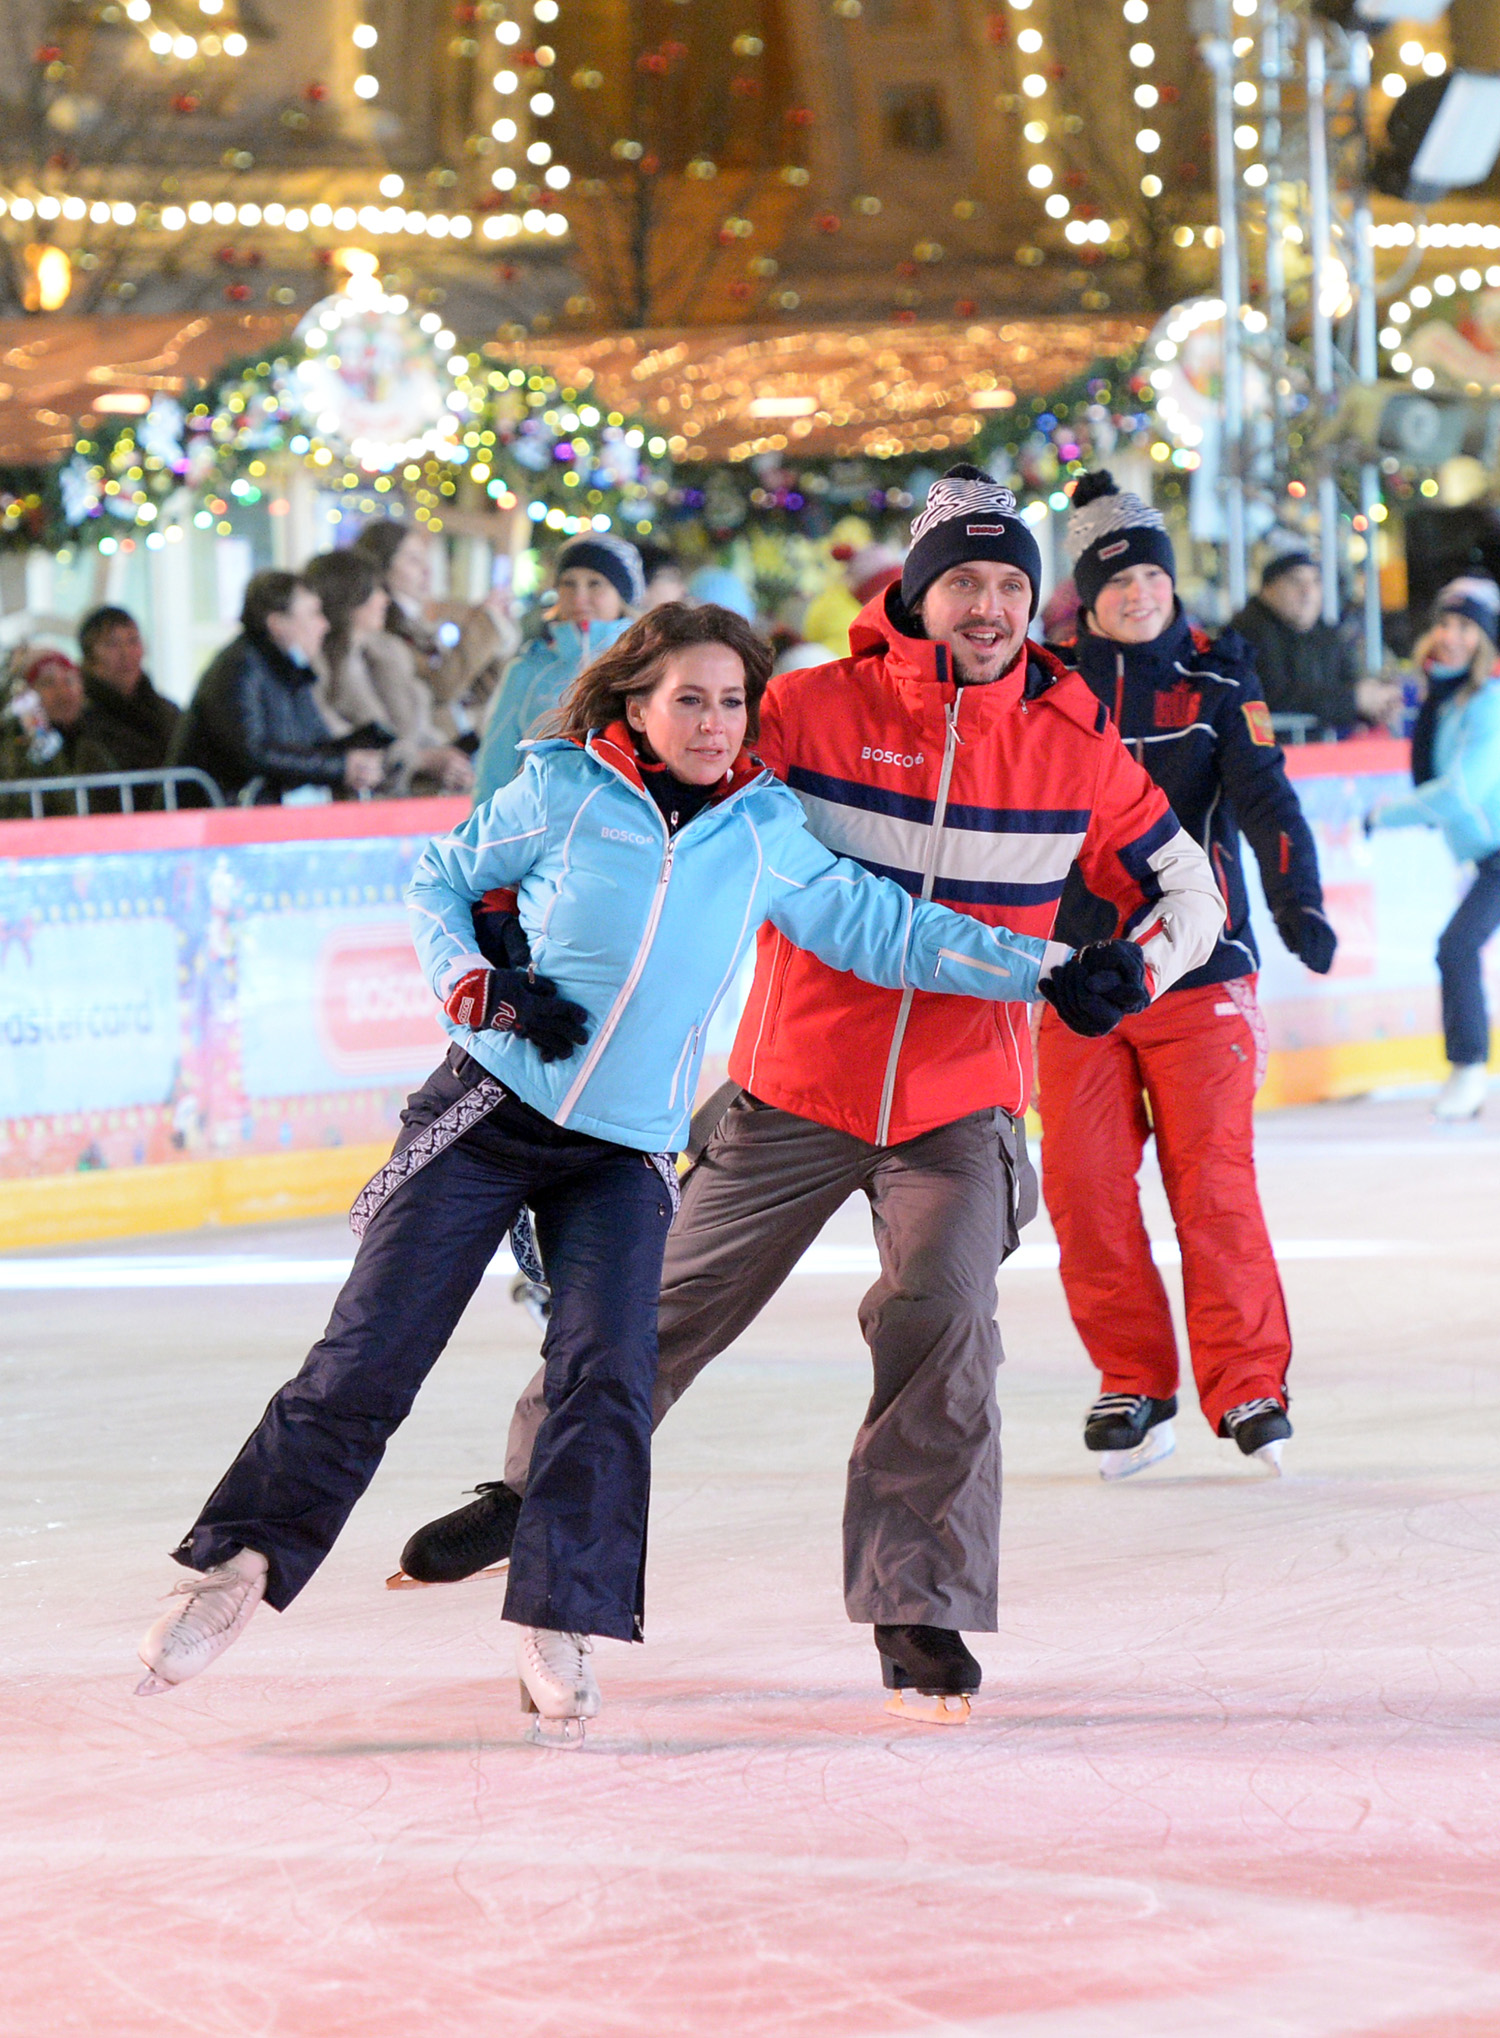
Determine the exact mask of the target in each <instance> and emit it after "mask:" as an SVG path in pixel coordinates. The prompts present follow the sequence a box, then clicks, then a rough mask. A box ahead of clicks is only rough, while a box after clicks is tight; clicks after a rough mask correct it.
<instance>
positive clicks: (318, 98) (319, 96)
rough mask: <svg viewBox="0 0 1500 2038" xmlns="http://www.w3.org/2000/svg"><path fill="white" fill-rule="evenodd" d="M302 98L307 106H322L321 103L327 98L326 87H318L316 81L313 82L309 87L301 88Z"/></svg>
mask: <svg viewBox="0 0 1500 2038" xmlns="http://www.w3.org/2000/svg"><path fill="white" fill-rule="evenodd" d="M302 97H303V98H304V99H305V100H306V101H307V103H308V105H309V106H321V105H322V104H323V101H324V100H325V99H326V98H327V97H328V87H327V86H326V85H320V84H318V83H317V81H316V80H314V82H313V83H312V84H311V85H304V86H303V87H302Z"/></svg>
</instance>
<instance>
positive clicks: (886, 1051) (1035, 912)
mask: <svg viewBox="0 0 1500 2038" xmlns="http://www.w3.org/2000/svg"><path fill="white" fill-rule="evenodd" d="M898 602H899V591H898V590H896V589H888V590H887V591H886V592H885V593H884V594H882V595H880V596H877V597H876V599H875V600H873V601H872V602H870V604H869V605H868V606H867V607H866V608H865V609H864V610H863V612H862V613H861V615H860V616H859V618H858V619H857V621H856V622H855V624H854V626H853V628H852V629H851V631H850V642H851V644H852V645H853V647H854V648H853V655H852V656H851V657H849V658H842V659H839V660H838V661H837V663H835V664H832V665H820V666H815V667H813V668H811V669H810V670H807V671H802V672H789V673H784V674H783V675H782V676H781V677H780V678H778V679H775V680H773V681H772V683H771V686H770V688H769V690H768V691H767V694H766V697H765V700H764V702H763V704H762V707H761V736H760V744H759V750H760V755H761V756H762V758H763V759H764V760H765V762H766V764H767V765H768V766H769V767H770V769H771V770H772V771H774V772H775V773H776V774H777V776H778V777H779V778H782V779H784V780H785V781H786V783H787V784H788V785H789V786H790V787H791V788H792V790H793V791H794V792H795V793H796V794H797V795H798V797H799V798H800V799H801V801H802V803H803V805H804V807H805V808H806V809H807V814H808V821H809V825H810V826H811V828H812V831H813V833H814V834H815V835H816V836H817V837H818V838H819V840H820V841H822V842H824V843H826V844H827V846H828V847H829V848H830V849H833V850H836V851H837V852H838V853H839V854H840V855H843V856H849V857H852V858H853V859H854V860H855V861H856V862H858V863H862V864H863V865H864V866H865V868H866V869H867V870H871V871H877V872H879V873H880V875H882V876H884V877H890V878H894V879H895V880H896V882H897V883H898V884H901V885H904V886H905V887H906V889H907V890H908V891H909V892H911V893H912V894H913V895H914V896H916V897H920V898H931V899H937V900H940V901H941V902H942V904H943V905H945V906H951V907H953V908H954V909H955V910H956V911H959V912H966V913H972V914H973V915H974V916H975V918H976V919H980V920H983V921H985V922H986V923H987V924H988V925H991V926H994V925H1004V926H1007V927H1009V928H1011V929H1013V930H1014V931H1015V932H1017V933H1021V934H1035V935H1041V936H1043V937H1046V936H1049V935H1050V934H1051V932H1052V923H1053V921H1054V919H1055V917H1056V914H1057V908H1058V902H1059V901H1060V899H1061V898H1062V892H1063V885H1064V883H1065V881H1066V879H1067V875H1068V872H1069V870H1070V869H1071V868H1072V866H1073V864H1074V862H1075V860H1076V862H1077V863H1078V866H1079V869H1080V871H1081V872H1082V874H1083V877H1084V879H1085V881H1086V883H1087V885H1088V888H1089V890H1090V891H1091V892H1093V893H1095V894H1096V895H1097V896H1098V897H1100V898H1102V899H1107V900H1108V901H1110V902H1111V903H1112V904H1113V905H1114V906H1115V907H1116V909H1117V912H1118V915H1119V923H1120V931H1121V932H1123V933H1126V934H1129V935H1130V936H1131V938H1133V939H1135V940H1137V941H1139V942H1140V944H1141V946H1142V948H1143V950H1144V952H1145V956H1146V961H1147V964H1148V967H1149V969H1150V972H1151V977H1152V981H1153V986H1154V989H1155V990H1157V991H1161V990H1164V989H1165V988H1166V987H1167V985H1168V984H1170V983H1172V982H1174V981H1175V980H1176V978H1177V977H1178V976H1180V975H1181V974H1183V972H1184V971H1186V970H1189V969H1192V968H1194V967H1196V965H1197V964H1198V963H1200V962H1202V961H1203V960H1204V959H1205V958H1206V957H1207V956H1208V955H1209V954H1210V953H1211V952H1212V950H1213V945H1214V941H1215V939H1216V938H1217V935H1218V931H1219V928H1220V927H1221V926H1222V925H1223V919H1224V905H1223V901H1222V899H1221V898H1220V896H1219V892H1218V889H1217V887H1216V886H1215V884H1214V880H1213V873H1212V870H1211V868H1210V866H1209V863H1208V859H1207V858H1206V857H1205V856H1204V854H1203V851H1202V850H1201V849H1200V848H1199V847H1198V845H1197V843H1196V842H1194V841H1193V840H1192V839H1191V837H1190V836H1188V835H1186V834H1185V833H1184V832H1183V830H1182V829H1181V828H1180V827H1179V826H1178V823H1177V819H1176V817H1175V815H1174V814H1173V813H1172V810H1171V808H1170V807H1169V806H1168V805H1167V802H1166V799H1165V798H1164V796H1163V795H1162V793H1161V792H1160V791H1159V789H1158V788H1157V787H1156V786H1155V785H1154V784H1153V783H1152V781H1151V779H1150V778H1149V777H1148V776H1147V774H1146V772H1145V771H1143V770H1142V768H1141V767H1140V765H1139V764H1137V763H1136V762H1135V760H1134V759H1133V758H1132V757H1131V756H1130V755H1129V753H1128V752H1127V751H1126V750H1125V748H1124V746H1123V745H1122V743H1121V742H1120V739H1119V736H1118V734H1117V733H1116V731H1115V728H1114V726H1113V724H1112V723H1111V721H1110V719H1109V715H1108V713H1107V711H1106V710H1105V709H1104V708H1102V707H1101V705H1100V703H1099V702H1098V701H1097V700H1095V698H1094V696H1093V695H1092V694H1091V693H1090V691H1089V689H1088V687H1087V685H1086V684H1085V682H1084V681H1083V680H1082V679H1081V678H1080V677H1079V676H1078V675H1077V674H1076V673H1073V672H1069V671H1068V669H1067V668H1066V667H1065V666H1064V665H1063V664H1062V663H1061V662H1060V661H1059V660H1058V659H1056V658H1054V657H1053V656H1052V655H1051V653H1050V652H1046V651H1042V650H1039V649H1038V648H1037V647H1036V646H1034V645H1030V644H1028V645H1027V646H1026V648H1025V650H1024V651H1023V652H1022V653H1021V655H1020V656H1019V657H1018V659H1017V661H1016V663H1015V664H1014V665H1013V666H1012V667H1011V669H1010V671H1009V672H1008V673H1006V674H1005V675H1004V676H1003V677H1002V678H1000V679H998V680H995V681H993V682H992V683H991V684H990V685H987V686H966V687H959V686H956V685H955V684H954V681H953V676H952V669H951V663H950V656H949V652H948V647H947V646H946V645H944V644H935V643H931V642H929V641H928V640H927V639H925V638H919V637H912V636H909V635H907V634H905V632H904V631H903V629H902V628H901V627H900V623H901V622H902V621H903V620H904V612H903V611H902V610H901V609H900V608H899V606H898V605H897V604H898ZM729 1071H730V1074H731V1076H732V1077H733V1078H734V1080H735V1081H736V1082H737V1083H739V1084H741V1085H742V1086H743V1087H744V1088H745V1089H746V1090H748V1091H750V1092H751V1094H752V1095H754V1096H756V1097H758V1098H760V1099H761V1100H762V1101H763V1102H764V1103H767V1104H773V1105H775V1106H777V1107H778V1108H779V1109H781V1110H783V1111H790V1112H792V1113H794V1114H795V1115H796V1116H797V1117H799V1118H811V1119H813V1120H815V1121H816V1122H817V1123H818V1124H820V1125H828V1126H832V1127H833V1128H835V1129H836V1130H838V1131H842V1132H849V1133H852V1134H853V1135H854V1136H855V1137H856V1138H859V1139H864V1140H869V1141H871V1142H873V1143H874V1144H876V1145H880V1146H889V1145H895V1144H897V1143H899V1142H900V1141H902V1140H907V1139H915V1138H916V1137H918V1135H919V1134H921V1133H924V1132H930V1131H932V1130H933V1128H934V1127H936V1126H939V1125H948V1124H951V1123H953V1121H954V1120H955V1119H958V1118H963V1117H965V1116H967V1115H968V1113H970V1112H971V1111H979V1110H983V1109H986V1108H988V1107H991V1106H993V1105H997V1104H998V1105H1002V1106H1003V1107H1004V1108H1005V1109H1006V1110H1007V1111H1010V1112H1013V1113H1017V1114H1019V1113H1020V1112H1021V1111H1023V1110H1024V1109H1025V1106H1026V1100H1027V1098H1028V1097H1029V1096H1030V1094H1031V1036H1030V1029H1029V1027H1028V1024H1027V1016H1026V1013H1025V1011H1024V1010H1023V1009H1021V1008H1020V1007H1019V1006H1016V1005H1004V1004H988V1003H984V1002H982V1001H980V1000H978V999H973V1000H970V999H967V998H954V997H938V996H936V995H932V994H929V993H926V992H912V991H906V992H902V991H886V990H879V989H876V988H874V987H873V986H870V985H867V984H863V983H861V982H860V981H859V980H858V978H856V977H852V976H848V975H846V974H844V973H842V972H840V971H838V970H833V969H829V968H828V967H827V965H826V964H824V963H821V962H819V961H817V960H816V958H815V957H813V956H811V955H808V954H807V953H806V952H805V951H804V950H802V949H799V948H795V947H793V945H792V944H791V943H790V942H789V941H787V940H786V939H785V937H784V936H782V935H781V934H779V933H778V932H776V930H775V929H774V928H770V927H763V928H762V929H761V932H760V937H759V945H758V949H757V954H756V967H755V980H754V983H753V985H752V987H751V992H750V998H749V1002H748V1004H747V1006H746V1008H745V1013H744V1017H743V1018H742V1020H741V1022H740V1028H739V1033H738V1035H737V1037H736V1039H735V1043H734V1049H733V1052H732V1054H731V1056H730V1062H729Z"/></svg>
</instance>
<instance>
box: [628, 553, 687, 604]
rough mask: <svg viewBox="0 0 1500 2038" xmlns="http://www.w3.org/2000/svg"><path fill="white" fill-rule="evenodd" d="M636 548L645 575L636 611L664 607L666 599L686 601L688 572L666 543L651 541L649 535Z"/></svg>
mask: <svg viewBox="0 0 1500 2038" xmlns="http://www.w3.org/2000/svg"><path fill="white" fill-rule="evenodd" d="M636 550H637V551H638V552H639V553H640V555H641V572H642V573H643V574H644V575H645V578H646V592H645V593H644V594H643V595H642V596H641V599H640V601H639V602H638V603H637V605H636V606H637V609H638V611H639V613H640V614H641V615H645V613H646V611H647V610H648V609H659V608H663V607H665V605H666V604H667V603H668V602H669V601H686V600H687V575H686V574H685V573H684V572H683V570H682V567H681V565H680V564H679V562H678V559H677V556H676V554H675V553H673V552H669V551H668V549H667V547H666V546H665V545H653V544H652V543H651V541H650V539H649V538H645V539H642V540H641V541H640V542H639V543H638V544H637V545H636Z"/></svg>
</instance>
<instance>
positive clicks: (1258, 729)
mask: <svg viewBox="0 0 1500 2038" xmlns="http://www.w3.org/2000/svg"><path fill="white" fill-rule="evenodd" d="M1240 713H1241V714H1242V715H1243V716H1244V717H1245V727H1246V728H1247V729H1248V730H1249V731H1250V741H1251V742H1252V743H1258V744H1259V745H1260V747H1261V749H1262V750H1274V749H1275V748H1276V731H1275V730H1274V729H1273V728H1272V727H1271V710H1270V709H1269V708H1268V707H1267V706H1266V704H1265V702H1264V701H1241V703H1240Z"/></svg>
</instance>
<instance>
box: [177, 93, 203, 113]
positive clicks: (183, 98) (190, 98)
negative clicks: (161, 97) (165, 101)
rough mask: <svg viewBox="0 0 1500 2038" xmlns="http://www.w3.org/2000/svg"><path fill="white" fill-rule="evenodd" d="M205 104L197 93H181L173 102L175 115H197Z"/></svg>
mask: <svg viewBox="0 0 1500 2038" xmlns="http://www.w3.org/2000/svg"><path fill="white" fill-rule="evenodd" d="M202 103H203V102H202V101H201V100H200V99H199V97H198V95H197V93H196V92H179V93H177V94H176V96H175V97H174V99H173V101H172V111H173V112H174V113H196V112H197V111H198V108H199V106H200V105H201V104H202Z"/></svg>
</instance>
